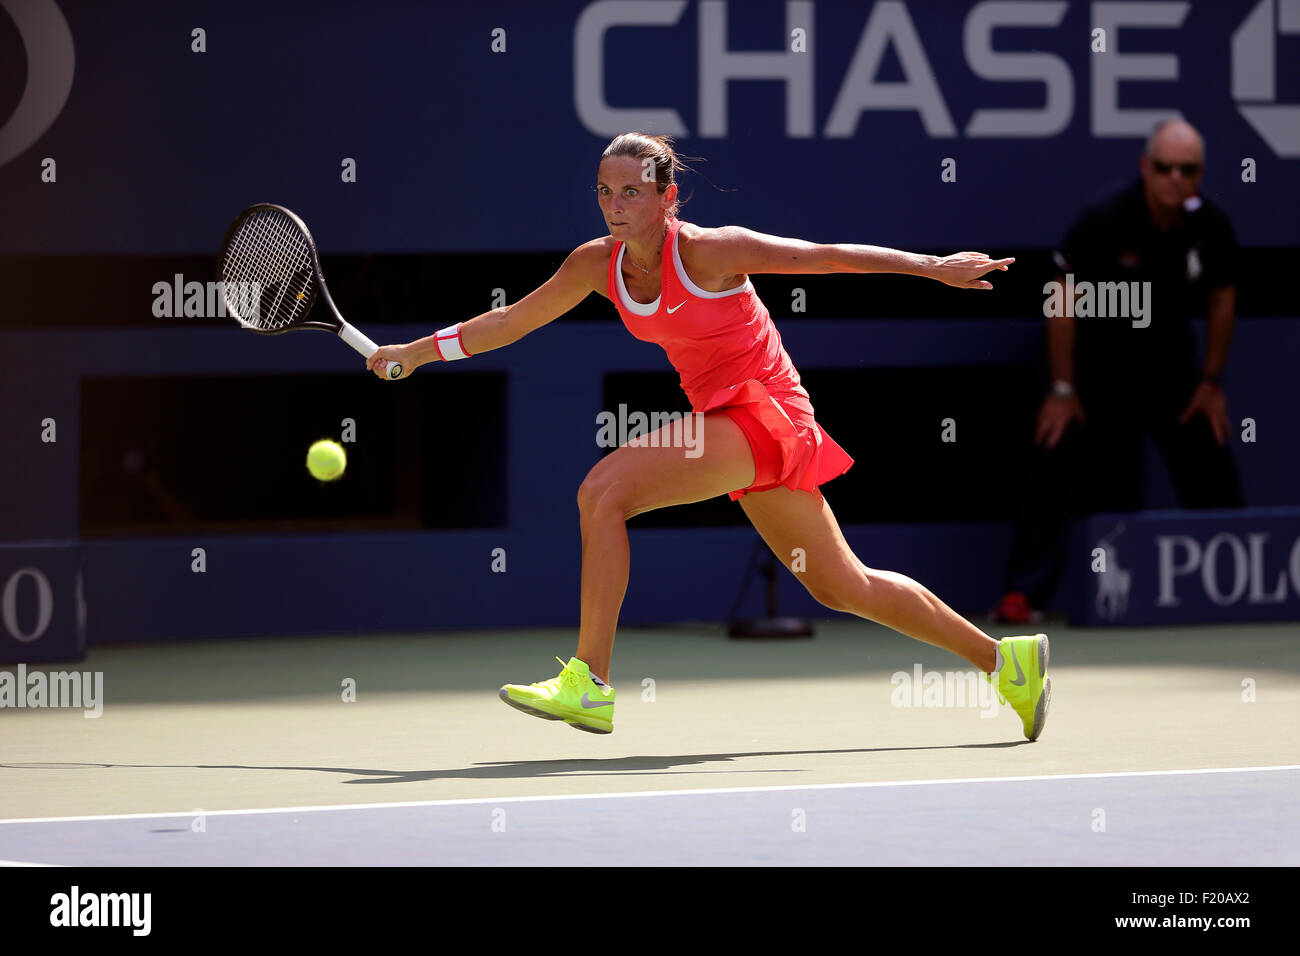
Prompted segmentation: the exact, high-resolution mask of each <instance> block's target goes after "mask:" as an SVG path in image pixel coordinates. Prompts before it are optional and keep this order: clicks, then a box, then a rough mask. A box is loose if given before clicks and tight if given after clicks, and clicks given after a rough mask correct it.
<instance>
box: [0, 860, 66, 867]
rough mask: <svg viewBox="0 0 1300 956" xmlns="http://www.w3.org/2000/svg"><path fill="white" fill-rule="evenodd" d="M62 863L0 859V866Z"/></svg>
mask: <svg viewBox="0 0 1300 956" xmlns="http://www.w3.org/2000/svg"><path fill="white" fill-rule="evenodd" d="M62 865H63V864H61V863H27V862H24V861H23V860H0V866H62Z"/></svg>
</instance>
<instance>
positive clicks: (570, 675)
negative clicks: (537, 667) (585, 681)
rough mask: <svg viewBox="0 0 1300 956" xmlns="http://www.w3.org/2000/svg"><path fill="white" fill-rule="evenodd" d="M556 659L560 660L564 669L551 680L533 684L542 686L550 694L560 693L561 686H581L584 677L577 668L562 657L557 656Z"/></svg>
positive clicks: (575, 687)
mask: <svg viewBox="0 0 1300 956" xmlns="http://www.w3.org/2000/svg"><path fill="white" fill-rule="evenodd" d="M556 660H557V661H559V662H560V665H561V666H562V667H563V668H564V670H562V671H560V673H558V674H556V675H555V676H554V677H552V678H551V679H550V680H544V681H539V682H538V683H537V684H534V685H533V686H535V687H540V688H541V689H542V690H545V691H546V692H547V693H548V694H556V693H558V692H559V690H560V688H561V687H572V688H574V689H575V690H576V689H578V688H580V687H581V686H582V678H581V677H579V676H578V672H577V670H575V669H574V668H572V667H570V666H569V665H568V664H566V663H565V662H564V659H563V658H561V657H557V658H556Z"/></svg>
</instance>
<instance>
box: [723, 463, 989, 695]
mask: <svg viewBox="0 0 1300 956" xmlns="http://www.w3.org/2000/svg"><path fill="white" fill-rule="evenodd" d="M740 506H741V507H742V508H743V509H744V511H745V514H746V515H747V516H748V517H749V520H750V521H751V522H752V523H753V525H754V527H755V528H756V529H757V530H758V533H759V534H760V535H761V536H762V538H763V540H764V541H766V542H767V545H768V547H770V548H771V549H772V551H773V553H774V554H775V555H776V556H777V557H778V558H780V559H781V561H782V562H783V563H784V564H785V566H786V567H787V568H791V570H792V571H793V568H792V564H793V560H794V558H793V555H794V552H795V549H796V548H799V549H802V551H803V554H804V556H805V558H804V562H802V564H803V565H804V570H801V571H797V572H793V573H794V575H795V577H796V578H798V579H799V581H800V582H801V583H802V584H803V585H804V587H806V588H807V589H808V591H809V592H810V593H811V594H812V596H813V597H814V598H816V599H817V600H818V601H820V602H821V603H822V604H824V605H826V606H827V607H829V608H832V609H833V610H837V611H845V612H847V613H850V614H856V615H858V616H859V617H864V618H866V619H867V620H870V621H875V622H877V623H879V624H884V625H885V626H886V627H892V628H893V629H894V630H896V631H899V632H900V633H902V634H906V635H907V636H908V637H913V638H916V639H917V640H918V641H924V642H925V643H927V644H933V645H935V646H936V647H942V648H944V649H945V650H949V651H952V653H954V654H956V655H957V656H958V657H964V658H965V659H966V660H968V661H970V662H971V663H972V664H974V665H975V666H976V667H978V668H979V669H980V670H982V671H985V672H990V671H992V670H993V669H994V662H995V658H996V653H995V652H996V649H997V646H998V642H997V641H996V640H994V639H993V638H991V637H989V636H988V635H987V634H985V633H984V632H983V631H981V630H980V629H979V628H978V627H976V626H975V625H974V624H972V623H971V622H970V621H968V620H966V619H965V618H964V617H962V616H961V615H960V614H958V613H957V612H956V611H954V610H953V609H952V608H950V607H948V605H946V604H944V603H943V602H942V601H941V600H939V599H938V598H937V597H935V596H934V595H933V594H932V593H930V591H929V590H928V589H926V588H925V587H923V586H922V585H921V584H918V583H917V582H916V581H914V580H912V579H911V578H909V577H907V576H905V575H902V574H897V573H895V572H893V571H880V570H877V569H875V568H869V567H867V566H866V565H864V564H863V563H862V562H861V561H859V560H858V558H857V556H856V555H855V554H854V553H853V551H852V550H851V549H850V548H849V546H848V542H846V541H845V540H844V535H843V534H842V533H841V532H840V526H839V523H838V522H837V521H836V520H835V515H834V514H833V513H832V511H831V508H830V505H829V504H827V503H826V499H825V498H824V497H822V496H821V495H818V494H814V493H812V492H808V491H794V490H791V489H789V488H774V489H773V490H771V491H763V492H758V493H751V494H748V495H746V496H745V497H744V498H742V499H740Z"/></svg>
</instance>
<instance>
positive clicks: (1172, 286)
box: [990, 120, 1243, 624]
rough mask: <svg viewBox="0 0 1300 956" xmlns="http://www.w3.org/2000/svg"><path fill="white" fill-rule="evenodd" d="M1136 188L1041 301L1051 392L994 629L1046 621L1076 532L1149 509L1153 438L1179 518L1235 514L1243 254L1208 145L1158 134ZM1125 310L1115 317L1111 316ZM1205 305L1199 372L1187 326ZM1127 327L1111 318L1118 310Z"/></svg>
mask: <svg viewBox="0 0 1300 956" xmlns="http://www.w3.org/2000/svg"><path fill="white" fill-rule="evenodd" d="M1139 166H1140V168H1141V173H1142V175H1141V178H1140V179H1139V180H1138V181H1137V182H1135V183H1133V184H1132V185H1130V186H1128V187H1127V188H1125V189H1123V190H1121V191H1120V192H1118V193H1115V194H1114V195H1111V196H1110V197H1108V198H1106V199H1104V200H1103V201H1102V202H1100V203H1098V204H1096V205H1094V206H1091V207H1089V208H1088V209H1086V210H1085V211H1084V212H1083V214H1082V215H1081V216H1080V217H1079V219H1078V221H1077V222H1075V224H1074V226H1073V228H1071V230H1070V232H1069V235H1067V236H1066V239H1065V242H1064V243H1063V244H1062V246H1061V248H1060V249H1059V250H1057V252H1056V253H1055V254H1054V258H1055V261H1056V265H1057V268H1058V269H1059V270H1060V274H1059V275H1058V276H1057V278H1056V282H1057V283H1059V285H1058V286H1057V287H1056V288H1055V289H1053V288H1052V287H1051V286H1050V285H1049V286H1048V287H1047V288H1045V289H1044V293H1045V294H1047V303H1046V305H1045V306H1044V314H1045V315H1047V342H1048V353H1049V363H1050V366H1051V377H1052V385H1051V389H1050V391H1049V392H1048V394H1047V396H1046V397H1045V398H1044V399H1043V404H1042V407H1041V409H1040V410H1039V413H1038V422H1037V427H1036V429H1035V435H1034V444H1035V445H1036V446H1037V447H1036V449H1035V451H1034V462H1033V465H1032V467H1031V473H1030V481H1029V483H1028V485H1027V487H1026V489H1025V492H1024V495H1023V497H1022V498H1021V513H1020V515H1019V516H1018V520H1017V522H1016V532H1015V543H1014V545H1013V548H1012V553H1011V559H1010V561H1009V562H1008V566H1007V569H1006V576H1005V580H1004V586H1003V589H1004V596H1003V598H1002V600H1001V601H999V602H998V604H997V606H996V607H994V608H993V610H992V612H991V614H990V616H991V617H992V618H993V619H994V620H997V621H1003V622H1007V623H1017V624H1019V623H1027V622H1030V621H1035V620H1038V619H1039V618H1040V617H1041V616H1042V615H1041V612H1040V611H1038V610H1037V609H1039V608H1043V607H1046V606H1047V603H1048V602H1049V601H1050V600H1051V598H1052V595H1053V594H1054V593H1055V591H1056V588H1057V586H1058V584H1059V583H1060V579H1061V576H1062V574H1063V573H1064V570H1065V564H1066V547H1067V544H1068V533H1069V521H1070V519H1071V518H1074V517H1079V516H1082V515H1086V514H1092V513H1095V512H1098V511H1136V510H1139V509H1141V508H1142V505H1143V483H1142V457H1143V435H1146V434H1149V435H1150V436H1151V437H1152V439H1153V440H1154V442H1155V444H1156V447H1157V448H1158V449H1159V451H1160V453H1161V456H1162V457H1163V459H1164V462H1165V466H1166V467H1167V468H1168V469H1169V474H1170V477H1171V479H1172V481H1173V486H1174V489H1175V491H1176V492H1177V494H1178V501H1179V504H1180V505H1181V506H1182V507H1184V508H1239V507H1241V506H1242V504H1243V501H1242V493H1241V483H1240V481H1239V480H1238V477H1237V471H1236V467H1235V465H1234V462H1233V459H1232V453H1231V451H1230V450H1229V447H1228V446H1229V443H1230V441H1231V440H1232V435H1233V429H1232V426H1231V424H1230V422H1229V420H1228V413H1227V407H1226V404H1225V401H1224V396H1223V387H1222V377H1223V370H1224V366H1225V365H1226V364H1227V359H1228V343H1229V341H1230V340H1231V338H1232V323H1233V313H1234V310H1235V302H1236V287H1235V283H1236V269H1237V261H1236V260H1237V242H1236V238H1235V236H1234V235H1233V231H1232V226H1231V224H1230V223H1229V222H1228V218H1227V216H1226V215H1225V214H1224V213H1223V211H1222V210H1221V209H1219V207H1217V206H1216V205H1214V204H1213V203H1211V202H1209V201H1208V200H1207V199H1205V198H1204V197H1203V196H1201V195H1200V194H1199V193H1198V191H1197V187H1198V185H1199V184H1200V181H1201V175H1202V173H1203V172H1204V168H1205V166H1204V146H1203V143H1202V140H1201V137H1200V134H1198V133H1197V131H1196V130H1195V129H1194V128H1193V127H1191V126H1190V125H1188V124H1187V123H1184V122H1182V121H1176V120H1170V121H1166V122H1164V123H1161V124H1160V125H1159V126H1157V127H1156V129H1155V131H1154V132H1153V133H1152V135H1151V138H1150V139H1149V140H1148V141H1147V146H1146V151H1145V153H1144V155H1143V156H1141V157H1140V159H1139ZM1117 306H1118V308H1117ZM1201 308H1204V310H1205V316H1206V322H1207V334H1206V347H1205V357H1204V359H1203V360H1202V361H1201V363H1200V364H1199V366H1198V365H1197V362H1196V354H1195V353H1196V349H1195V339H1194V335H1193V332H1192V328H1191V325H1190V323H1189V321H1188V317H1189V315H1191V314H1193V313H1194V312H1196V311H1198V310H1199V309H1201ZM1116 312H1118V313H1119V314H1118V315H1116V314H1115V313H1116Z"/></svg>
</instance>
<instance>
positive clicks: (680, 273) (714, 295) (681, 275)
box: [620, 229, 754, 302]
mask: <svg viewBox="0 0 1300 956" xmlns="http://www.w3.org/2000/svg"><path fill="white" fill-rule="evenodd" d="M681 234H682V231H681V230H680V229H678V230H677V232H676V233H674V234H673V267H674V268H676V269H677V278H678V279H680V280H681V283H682V285H684V286H685V287H686V291H687V292H689V293H690V294H691V295H696V296H699V297H700V298H701V299H722V298H725V297H726V296H729V295H736V294H737V293H740V292H744V291H745V290H746V289H752V288H753V287H754V284H753V283H752V282H750V281H749V276H745V281H744V282H743V283H741V284H740V285H738V286H736V287H735V288H734V289H723V290H722V291H721V292H706V291H705V290H703V289H701V288H700V287H699V286H697V285H696V284H695V283H694V282H692V281H691V277H690V276H688V275H687V274H686V267H685V266H684V265H682V257H681V254H680V253H679V252H678V251H677V240H678V238H679V237H680V236H681ZM624 248H627V247H626V246H624ZM620 275H621V273H620ZM655 301H656V302H658V301H659V300H658V299H656V300H655Z"/></svg>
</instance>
